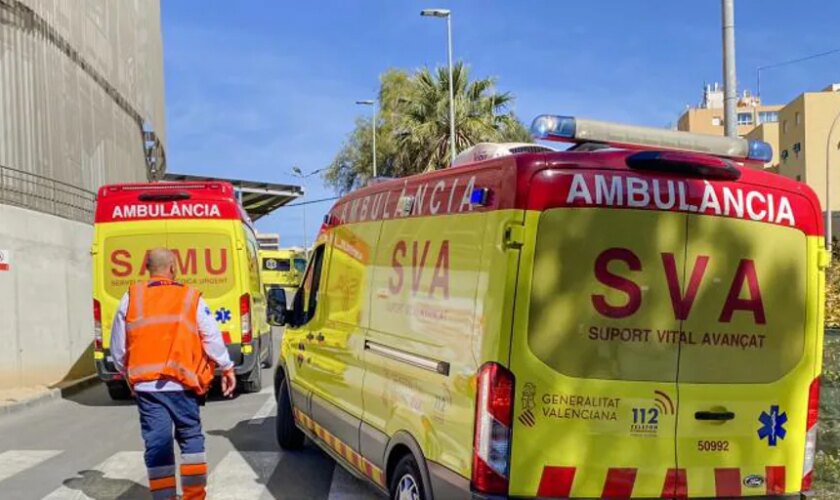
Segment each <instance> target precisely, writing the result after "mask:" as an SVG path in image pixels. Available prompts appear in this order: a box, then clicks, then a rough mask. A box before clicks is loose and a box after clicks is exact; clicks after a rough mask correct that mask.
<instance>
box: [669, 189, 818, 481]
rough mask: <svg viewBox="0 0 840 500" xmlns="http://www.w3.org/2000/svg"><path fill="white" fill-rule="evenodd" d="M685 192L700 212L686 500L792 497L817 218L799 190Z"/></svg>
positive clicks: (680, 431)
mask: <svg viewBox="0 0 840 500" xmlns="http://www.w3.org/2000/svg"><path fill="white" fill-rule="evenodd" d="M690 191H692V192H693V197H694V198H695V199H697V200H699V201H700V211H701V212H704V214H699V213H697V214H691V215H689V216H688V232H687V234H688V247H687V248H688V249H687V256H686V270H685V273H684V276H686V278H685V279H684V280H683V287H684V288H683V292H682V296H683V297H684V299H682V300H683V313H682V316H683V317H682V319H683V323H682V327H681V329H682V330H683V331H685V332H687V338H686V339H684V340H685V341H684V342H683V343H682V345H681V349H680V360H679V370H678V382H679V383H678V395H677V400H678V407H679V412H678V421H677V429H676V430H677V436H678V443H677V464H678V468H679V470H680V473H681V474H683V475H684V476H685V478H686V483H687V484H686V485H685V486H687V493H688V495H689V497H717V498H720V497H727V498H728V497H738V496H754V495H775V494H783V493H794V492H798V491H800V488H801V484H802V476H803V467H804V468H805V469H808V468H809V467H808V466H804V464H803V461H804V455H805V447H806V425H807V421H808V413H809V412H808V410H809V400H812V401H813V403H814V405H815V402H816V400H815V399H813V398H811V397H809V395H812V396H813V394H814V393H813V390H814V389H815V388H816V386H815V385H812V384H816V383H817V382H815V378H816V377H817V375H818V371H819V361H818V351H819V346H818V345H817V344H818V343H819V341H820V339H821V334H820V328H821V326H820V325H819V324H818V318H819V317H820V312H819V310H818V304H819V299H818V296H817V294H818V276H819V270H818V262H817V261H818V258H819V256H820V252H821V245H822V239H821V238H820V237H819V236H817V235H814V234H811V235H810V236H809V235H808V234H807V233H808V232H809V231H808V230H807V229H803V225H805V226H807V225H809V221H810V225H811V226H815V224H814V222H813V220H814V217H818V216H816V215H815V213H814V211H813V209H812V208H811V207H812V205H811V204H810V203H809V202H808V200H806V199H805V197H804V195H802V194H800V193H793V192H786V191H781V190H776V189H769V188H767V187H763V186H755V185H745V184H741V183H734V182H729V183H724V182H714V181H711V182H704V183H698V184H695V185H692V187H691V188H690ZM810 232H811V233H813V231H810ZM814 409H815V408H814Z"/></svg>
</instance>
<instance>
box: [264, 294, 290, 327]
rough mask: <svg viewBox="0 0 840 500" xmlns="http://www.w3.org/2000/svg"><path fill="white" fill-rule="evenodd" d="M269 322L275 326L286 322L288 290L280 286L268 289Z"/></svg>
mask: <svg viewBox="0 0 840 500" xmlns="http://www.w3.org/2000/svg"><path fill="white" fill-rule="evenodd" d="M267 309H268V322H269V324H271V325H273V326H283V325H285V324H286V290H283V289H282V288H280V287H279V286H277V287H272V288H269V289H268V308H267Z"/></svg>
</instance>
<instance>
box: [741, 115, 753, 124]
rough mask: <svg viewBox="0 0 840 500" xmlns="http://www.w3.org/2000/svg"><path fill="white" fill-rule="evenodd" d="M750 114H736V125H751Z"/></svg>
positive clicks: (751, 116) (751, 117) (751, 118)
mask: <svg viewBox="0 0 840 500" xmlns="http://www.w3.org/2000/svg"><path fill="white" fill-rule="evenodd" d="M752 122H753V115H752V113H738V125H752Z"/></svg>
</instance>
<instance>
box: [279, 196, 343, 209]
mask: <svg viewBox="0 0 840 500" xmlns="http://www.w3.org/2000/svg"><path fill="white" fill-rule="evenodd" d="M339 198H341V197H340V196H333V197H332V198H321V199H320V200H312V201H301V202H298V203H292V204H290V205H283V206H280V207H277V208H291V207H300V206H303V205H312V204H313V203H324V202H326V201H335V200H337V199H339Z"/></svg>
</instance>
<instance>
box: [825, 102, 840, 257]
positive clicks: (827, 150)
mask: <svg viewBox="0 0 840 500" xmlns="http://www.w3.org/2000/svg"><path fill="white" fill-rule="evenodd" d="M838 123H840V113H837V116H835V117H834V121H833V122H831V128H830V129H828V137H827V138H826V140H825V249H826V250H828V251H829V252H830V251H831V246H832V243H833V241H832V240H831V236H832V235H831V223H832V222H833V221H832V219H831V187H830V186H831V159H830V157H831V149H832V148H831V145H832V142H831V136H832V134H833V133H834V127H836V126H837V124H838ZM836 148H837V149H840V144H838V145H837V146H836Z"/></svg>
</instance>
